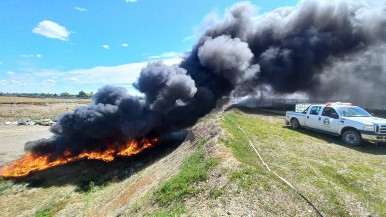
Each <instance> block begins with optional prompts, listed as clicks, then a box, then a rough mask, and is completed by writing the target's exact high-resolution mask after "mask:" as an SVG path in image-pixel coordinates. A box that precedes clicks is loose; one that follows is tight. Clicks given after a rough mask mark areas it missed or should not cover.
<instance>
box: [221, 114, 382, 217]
mask: <svg viewBox="0 0 386 217" xmlns="http://www.w3.org/2000/svg"><path fill="white" fill-rule="evenodd" d="M221 116H222V118H221V119H222V121H221V125H222V127H223V128H224V129H225V131H226V132H227V136H226V137H223V138H222V139H221V141H222V142H223V143H224V144H225V145H226V146H228V147H230V148H231V150H232V152H233V154H234V156H235V157H236V158H237V159H238V160H239V161H240V162H241V163H242V167H241V169H240V170H238V171H235V172H233V173H232V174H231V176H230V179H231V181H233V182H235V183H237V184H238V185H239V186H240V187H241V188H242V189H245V190H253V189H261V190H262V191H265V192H269V191H272V188H273V186H277V187H278V188H279V189H281V191H283V192H288V193H289V192H291V191H292V190H291V189H289V188H288V187H286V186H285V185H283V184H282V183H281V182H280V181H278V180H277V179H276V178H275V177H273V176H272V175H271V174H270V173H268V172H267V170H265V168H264V167H263V166H262V164H261V162H260V160H258V157H257V155H256V153H254V151H253V149H252V148H251V147H250V145H249V144H248V140H247V139H246V138H245V136H244V134H243V133H242V132H241V131H240V129H238V127H237V126H238V125H239V126H240V127H242V128H243V129H244V130H245V131H246V133H247V134H248V136H249V137H250V139H251V140H252V143H253V144H254V145H255V147H256V148H257V149H258V151H259V153H260V154H261V155H262V157H263V158H264V160H265V161H266V163H267V164H268V165H269V166H270V168H271V169H272V170H274V171H276V172H277V173H278V174H279V175H282V176H284V177H285V178H286V179H287V180H289V181H290V182H291V183H292V184H294V185H295V187H297V188H298V189H299V190H300V191H301V192H303V193H304V194H305V195H306V196H308V197H309V199H311V200H312V201H314V203H315V204H316V206H317V207H318V208H319V209H320V210H321V211H322V212H323V213H324V214H326V215H327V216H350V215H353V214H354V215H358V216H361V215H369V214H371V215H374V216H386V209H385V207H386V202H385V201H386V194H385V193H384V192H385V191H384V189H386V172H385V170H384V168H385V166H386V159H385V158H384V156H382V155H383V154H384V153H385V151H384V149H386V147H380V146H374V145H372V144H366V145H365V146H364V147H362V148H359V149H352V148H349V147H346V146H343V145H342V144H341V142H340V140H339V138H335V137H331V136H327V135H324V134H319V133H314V132H310V131H306V130H301V131H294V130H291V129H289V128H287V127H284V126H283V120H282V119H277V118H272V119H271V120H270V119H269V118H267V117H266V116H265V117H262V116H259V115H254V116H252V115H247V114H245V113H242V112H240V111H237V110H235V111H230V112H226V113H224V114H222V115H221ZM295 202H296V201H287V202H286V203H295ZM298 202H299V201H298ZM269 209H270V210H280V209H281V207H279V206H276V207H275V206H274V205H273V206H272V204H271V207H270V208H269ZM282 211H283V210H282ZM287 214H288V213H287Z"/></svg>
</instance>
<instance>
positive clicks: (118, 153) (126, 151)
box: [0, 138, 158, 178]
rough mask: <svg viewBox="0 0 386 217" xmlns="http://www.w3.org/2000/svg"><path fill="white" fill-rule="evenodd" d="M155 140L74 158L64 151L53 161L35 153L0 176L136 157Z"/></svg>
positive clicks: (92, 152) (79, 155)
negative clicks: (82, 161) (62, 154)
mask: <svg viewBox="0 0 386 217" xmlns="http://www.w3.org/2000/svg"><path fill="white" fill-rule="evenodd" d="M157 140H158V139H157V138H154V139H146V138H143V139H141V140H140V141H139V142H137V141H135V140H130V141H129V142H127V143H126V144H125V145H123V146H122V145H110V146H108V147H107V148H106V150H103V151H100V150H96V151H95V150H94V151H84V152H82V153H80V154H78V155H76V156H73V155H72V153H71V152H70V151H65V152H64V156H63V157H58V158H56V159H55V160H51V159H52V156H51V155H38V154H36V153H29V154H27V155H26V156H24V157H23V158H21V159H20V160H18V161H16V162H13V163H12V164H9V165H6V166H4V167H3V168H0V176H3V177H7V178H16V177H23V176H27V175H28V174H30V173H32V172H35V171H40V170H44V169H47V168H50V167H54V166H59V165H64V164H67V163H70V162H74V161H78V160H82V159H90V160H102V161H105V162H110V161H113V160H114V159H115V158H116V157H128V156H132V155H136V154H138V153H140V152H141V151H143V150H145V149H147V148H149V147H151V146H153V144H154V143H156V142H157Z"/></svg>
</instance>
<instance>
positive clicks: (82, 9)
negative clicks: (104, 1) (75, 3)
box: [75, 7, 87, 12]
mask: <svg viewBox="0 0 386 217" xmlns="http://www.w3.org/2000/svg"><path fill="white" fill-rule="evenodd" d="M75 10H77V11H80V12H87V9H86V8H81V7H75Z"/></svg>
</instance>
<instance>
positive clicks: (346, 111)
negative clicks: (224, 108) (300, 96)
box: [285, 103, 386, 146]
mask: <svg viewBox="0 0 386 217" xmlns="http://www.w3.org/2000/svg"><path fill="white" fill-rule="evenodd" d="M297 107H298V105H297ZM285 122H286V124H287V125H290V126H291V128H292V129H298V128H300V127H305V128H308V129H312V130H316V131H320V132H324V133H328V134H332V135H335V136H341V137H342V140H343V143H345V144H347V145H350V146H359V145H361V144H362V142H363V140H366V141H369V142H375V143H378V142H386V119H383V118H377V117H373V116H372V115H371V114H369V113H368V112H367V111H366V110H364V109H362V108H360V107H358V106H352V105H351V103H326V104H321V105H309V106H308V107H307V109H305V110H304V111H303V112H290V111H288V112H286V116H285Z"/></svg>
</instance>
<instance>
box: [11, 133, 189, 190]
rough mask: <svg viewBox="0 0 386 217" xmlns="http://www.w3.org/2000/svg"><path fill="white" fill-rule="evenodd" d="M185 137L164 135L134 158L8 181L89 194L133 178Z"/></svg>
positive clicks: (64, 167)
mask: <svg viewBox="0 0 386 217" xmlns="http://www.w3.org/2000/svg"><path fill="white" fill-rule="evenodd" d="M186 135H187V132H186V131H183V132H181V133H179V134H173V135H168V136H165V138H164V139H160V140H161V141H160V142H159V143H158V144H157V145H156V146H154V147H151V148H149V149H146V150H144V151H143V152H141V153H139V154H137V155H135V156H131V157H121V158H117V159H115V160H114V161H112V162H104V161H99V160H80V161H77V162H73V163H70V164H66V165H61V166H57V167H52V168H49V169H46V170H42V171H38V172H34V173H32V174H30V175H28V176H26V177H22V178H17V179H10V180H12V181H13V182H14V183H26V184H27V187H28V188H36V187H43V188H48V187H52V186H65V185H75V186H76V191H77V192H88V191H89V190H91V188H93V187H96V186H105V185H107V184H108V183H113V182H120V181H123V180H125V179H126V178H129V177H131V176H133V175H135V174H136V173H138V172H140V171H141V170H143V169H145V168H146V167H148V166H150V165H152V164H153V163H155V162H156V161H158V160H159V159H162V158H163V157H165V156H167V155H169V154H170V153H172V152H173V151H174V150H175V149H176V148H177V147H179V145H180V144H181V143H182V142H183V141H184V139H185V137H186Z"/></svg>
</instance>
